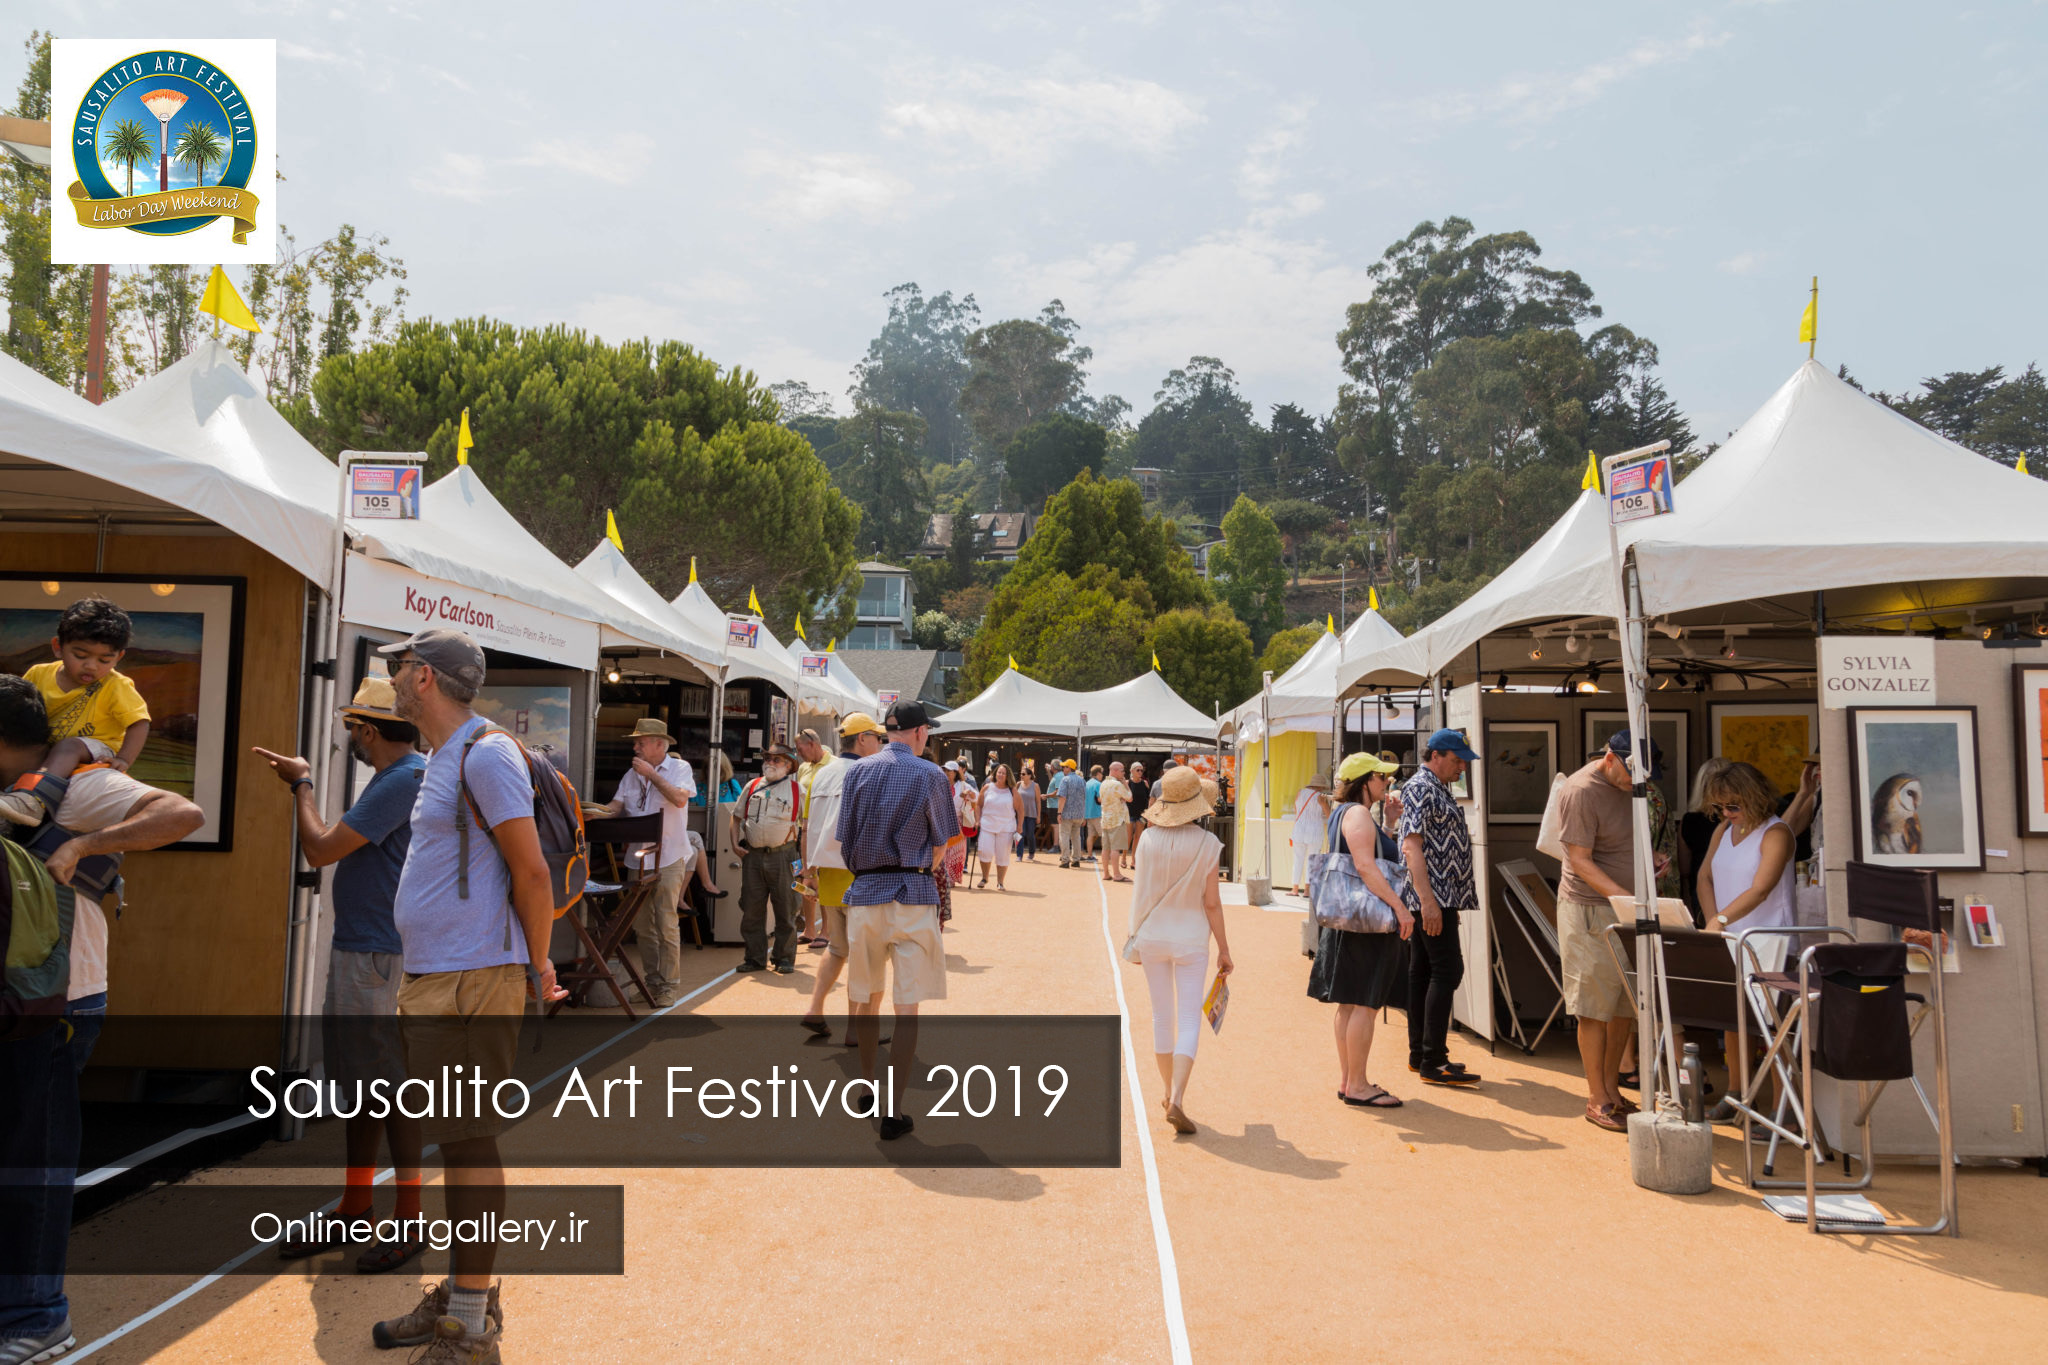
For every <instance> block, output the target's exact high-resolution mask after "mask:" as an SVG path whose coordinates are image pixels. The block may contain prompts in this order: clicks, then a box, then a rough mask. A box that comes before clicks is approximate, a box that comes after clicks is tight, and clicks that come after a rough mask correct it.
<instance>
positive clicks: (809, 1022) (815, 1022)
mask: <svg viewBox="0 0 2048 1365" xmlns="http://www.w3.org/2000/svg"><path fill="white" fill-rule="evenodd" d="M797 1022H798V1023H799V1024H802V1025H803V1026H804V1029H805V1030H806V1031H807V1032H809V1033H810V1035H811V1036H812V1037H813V1038H830V1037H831V1036H832V1026H831V1025H830V1024H828V1023H826V1022H825V1021H824V1020H823V1019H799V1020H797Z"/></svg>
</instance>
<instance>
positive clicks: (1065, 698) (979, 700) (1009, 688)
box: [941, 668, 1216, 743]
mask: <svg viewBox="0 0 2048 1365" xmlns="http://www.w3.org/2000/svg"><path fill="white" fill-rule="evenodd" d="M1083 715H1086V716H1087V717H1088V720H1087V723H1086V724H1085V725H1084V724H1082V722H1081V717H1082V716H1083ZM941 724H942V725H943V726H944V733H945V734H946V736H947V737H948V738H950V737H952V736H953V735H956V734H978V733H980V734H1004V735H1058V736H1060V737H1062V738H1067V739H1072V738H1075V737H1079V738H1082V739H1108V738H1113V737H1115V736H1118V735H1152V736H1158V737H1160V738H1162V739H1191V740H1199V741H1201V742H1203V743H1211V742H1213V741H1214V740H1215V738H1216V722H1215V721H1214V720H1213V719H1211V718H1210V717H1208V716H1205V715H1203V714H1202V713H1201V712H1200V711H1197V710H1196V709H1195V708H1194V707H1192V706H1190V705H1188V704H1187V703H1186V702H1184V701H1182V700H1181V699H1180V696H1179V694H1177V693H1176V692H1174V690H1173V689H1172V688H1170V687H1168V686H1167V685H1166V679H1164V678H1162V677H1160V676H1159V675H1158V674H1157V673H1144V674H1141V675H1139V676H1138V677H1135V678H1133V679H1131V680H1130V681H1129V682H1127V683H1120V684H1118V685H1117V686H1115V687H1108V688H1103V689H1102V690H1100V691H1097V692H1069V691H1067V690H1066V689H1064V688H1059V687H1049V686H1047V685H1046V684H1044V683H1041V682H1034V681H1032V680H1031V679H1030V678H1027V677H1025V676H1024V675H1023V674H1022V673H1019V672H1018V671H1017V670H1016V669H1014V668H1011V669H1005V670H1004V671H1003V675H1002V676H1001V677H999V678H997V679H996V680H995V681H994V682H992V683H990V684H989V685H988V686H987V687H986V688H984V689H983V690H982V693H981V695H980V696H978V697H976V698H975V699H974V700H972V701H970V702H968V703H967V704H965V705H964V706H960V707H958V708H956V709H955V710H953V711H950V712H948V713H947V714H946V715H945V717H944V718H943V719H942V721H941Z"/></svg>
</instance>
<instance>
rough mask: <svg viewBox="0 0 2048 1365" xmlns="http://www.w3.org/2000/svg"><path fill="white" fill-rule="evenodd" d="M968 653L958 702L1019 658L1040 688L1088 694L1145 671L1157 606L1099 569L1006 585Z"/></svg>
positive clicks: (1140, 590)
mask: <svg viewBox="0 0 2048 1365" xmlns="http://www.w3.org/2000/svg"><path fill="white" fill-rule="evenodd" d="M997 600H998V601H1001V602H1003V603H1004V607H1005V610H1004V612H1003V615H1002V618H1001V620H1000V621H998V620H997V616H996V612H995V609H994V607H993V605H992V606H991V608H990V611H989V614H988V615H987V616H986V617H985V618H983V622H982V627H981V630H980V632H979V633H978V634H976V635H975V637H974V640H973V643H972V644H970V645H969V646H968V649H967V666H966V668H964V669H963V670H962V671H961V675H960V690H959V696H960V697H962V698H966V697H972V696H974V695H975V694H976V693H978V692H980V691H981V689H982V688H984V687H986V686H988V684H989V683H990V682H991V681H992V680H994V679H995V678H997V677H999V676H1000V675H1001V674H1002V671H1003V669H1004V668H1005V667H1006V666H1007V664H1008V661H1009V659H1010V658H1011V657H1012V656H1014V657H1015V658H1016V660H1017V663H1018V666H1019V667H1020V668H1022V669H1023V670H1024V672H1025V673H1027V674H1028V675H1030V676H1031V677H1033V678H1036V679H1037V680H1038V681H1040V682H1043V683H1049V684H1051V685H1052V686H1054V687H1064V688H1069V689H1071V690H1074V691H1080V692H1087V691H1094V690H1095V689H1097V688H1103V687H1114V686H1116V685H1117V684H1118V683H1123V682H1128V681H1130V680H1131V679H1132V678H1134V677H1136V676H1138V674H1140V673H1142V672H1144V670H1145V662H1144V661H1145V659H1146V653H1145V644H1146V629H1147V625H1148V623H1149V621H1150V619H1151V615H1152V601H1151V597H1150V594H1149V593H1147V592H1146V590H1145V585H1144V584H1143V583H1142V582H1138V581H1135V580H1132V579H1129V578H1125V577H1124V576H1123V575H1121V574H1118V573H1116V572H1115V571H1113V570H1111V569H1108V568H1106V567H1103V566H1101V565H1096V566H1094V567H1092V568H1090V569H1089V570H1088V571H1086V572H1085V573H1083V574H1082V575H1081V576H1080V577H1079V578H1074V577H1071V576H1069V575H1068V574H1066V573H1065V572H1062V571H1060V570H1054V571H1052V572H1050V573H1043V574H1040V575H1039V576H1038V577H1037V578H1035V579H1033V580H1032V582H1031V583H1030V584H1029V585H1028V586H1025V587H1023V588H1021V589H1017V590H1015V591H1012V590H1011V588H1010V587H1009V585H1008V584H1007V583H1006V584H1005V587H1004V589H1003V591H1002V592H1000V593H999V594H998V595H997Z"/></svg>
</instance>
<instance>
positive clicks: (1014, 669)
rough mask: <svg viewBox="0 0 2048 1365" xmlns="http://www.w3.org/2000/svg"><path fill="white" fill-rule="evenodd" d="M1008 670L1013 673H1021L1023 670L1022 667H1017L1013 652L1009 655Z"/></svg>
mask: <svg viewBox="0 0 2048 1365" xmlns="http://www.w3.org/2000/svg"><path fill="white" fill-rule="evenodd" d="M1010 671H1011V672H1013V673H1022V672H1023V671H1024V670H1023V669H1021V668H1019V667H1017V656H1016V655H1014V654H1012V655H1011V656H1010Z"/></svg>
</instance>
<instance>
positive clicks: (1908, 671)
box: [1820, 635, 1935, 710]
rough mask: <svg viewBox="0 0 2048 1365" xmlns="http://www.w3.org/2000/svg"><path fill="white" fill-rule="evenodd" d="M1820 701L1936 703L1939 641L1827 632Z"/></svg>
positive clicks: (1824, 703) (1834, 703)
mask: <svg viewBox="0 0 2048 1365" xmlns="http://www.w3.org/2000/svg"><path fill="white" fill-rule="evenodd" d="M1820 700H1821V705H1822V706H1826V707H1831V708H1833V709H1835V710H1840V709H1841V708H1843V707H1846V706H1932V705H1934V703H1935V695H1934V641H1932V640H1930V639H1928V638H1927V637H1925V636H1921V635H1897V636H1889V635H1826V636H1822V637H1821V642H1820Z"/></svg>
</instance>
